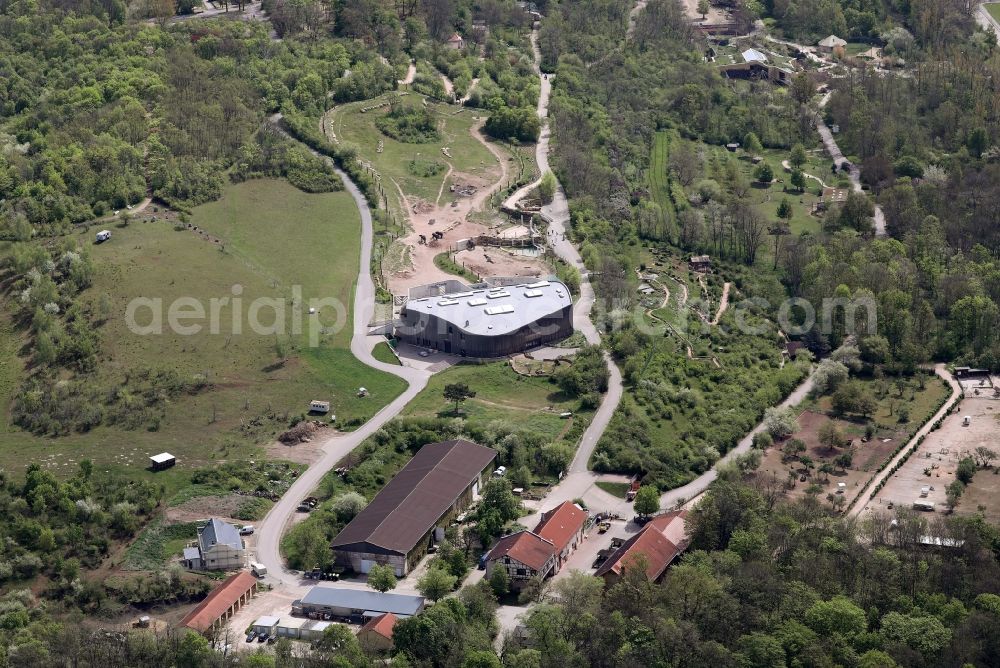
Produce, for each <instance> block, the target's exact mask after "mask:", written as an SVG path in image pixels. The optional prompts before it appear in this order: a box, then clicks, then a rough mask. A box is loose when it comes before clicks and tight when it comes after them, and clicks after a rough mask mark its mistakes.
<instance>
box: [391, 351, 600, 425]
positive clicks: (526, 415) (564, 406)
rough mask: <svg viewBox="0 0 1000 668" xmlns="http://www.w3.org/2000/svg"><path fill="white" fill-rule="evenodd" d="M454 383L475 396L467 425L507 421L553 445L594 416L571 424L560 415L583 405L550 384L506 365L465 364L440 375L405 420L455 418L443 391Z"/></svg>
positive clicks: (466, 408) (466, 410)
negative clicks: (421, 417)
mask: <svg viewBox="0 0 1000 668" xmlns="http://www.w3.org/2000/svg"><path fill="white" fill-rule="evenodd" d="M451 383H465V384H466V385H468V386H469V388H470V389H471V390H473V391H474V392H476V397H475V398H474V399H469V400H467V401H466V402H465V403H463V404H462V406H461V408H460V411H461V413H462V415H463V417H464V418H465V419H466V420H470V421H471V420H475V421H478V422H482V423H487V422H490V421H492V420H504V421H507V422H509V423H511V424H512V425H514V426H516V427H519V428H522V429H528V430H530V431H532V432H535V433H538V434H541V435H544V436H545V437H546V438H547V439H550V440H552V441H558V440H561V439H563V438H567V437H568V435H569V434H570V433H572V432H574V431H576V430H577V428H579V424H578V423H580V422H581V421H583V422H584V424H585V423H586V422H589V421H590V418H591V416H592V415H591V414H590V413H575V414H574V416H573V417H572V418H571V419H569V420H565V419H562V418H560V417H559V414H560V413H563V412H566V411H576V409H577V404H578V402H577V401H576V400H575V399H570V398H568V397H566V396H564V395H563V394H562V393H560V392H559V388H558V387H556V386H555V385H554V384H553V383H551V382H549V380H548V379H547V378H540V377H526V376H520V375H518V374H517V373H515V372H514V371H513V370H512V369H511V368H510V366H509V365H508V364H507V363H506V362H492V363H490V364H463V365H459V366H454V367H451V368H450V369H447V370H446V371H442V372H441V373H438V374H436V375H435V376H434V377H433V378H431V380H430V382H429V383H428V384H427V387H426V388H424V390H423V391H422V392H421V393H420V394H418V395H417V396H416V398H415V399H414V400H413V401H411V402H410V405H409V406H407V407H406V411H405V412H404V415H414V416H430V417H451V416H452V415H454V413H453V410H454V404H453V403H451V402H449V401H446V400H445V399H444V397H443V396H442V393H443V392H444V386H445V385H448V384H451Z"/></svg>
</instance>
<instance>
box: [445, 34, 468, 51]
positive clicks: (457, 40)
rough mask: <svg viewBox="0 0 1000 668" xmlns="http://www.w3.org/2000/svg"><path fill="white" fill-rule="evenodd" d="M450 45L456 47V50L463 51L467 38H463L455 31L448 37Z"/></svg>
mask: <svg viewBox="0 0 1000 668" xmlns="http://www.w3.org/2000/svg"><path fill="white" fill-rule="evenodd" d="M448 46H449V47H451V48H452V49H455V50H456V51H461V50H462V49H463V48H465V40H464V39H462V36H461V35H459V34H458V33H455V34H453V35H452V36H451V37H449V38H448Z"/></svg>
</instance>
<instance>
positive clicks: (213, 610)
mask: <svg viewBox="0 0 1000 668" xmlns="http://www.w3.org/2000/svg"><path fill="white" fill-rule="evenodd" d="M255 593H257V578H255V577H254V576H252V575H250V574H249V573H247V572H246V571H240V572H239V573H237V574H236V575H233V576H230V577H229V578H227V579H226V580H225V582H223V583H222V584H220V585H219V586H218V587H216V588H215V589H213V590H212V592H211V593H210V594H209V595H208V596H207V597H206V598H205V600H204V601H202V602H201V603H199V604H198V607H196V608H195V609H194V610H192V611H191V612H189V613H188V614H187V616H186V617H185V618H184V619H182V620H181V627H183V628H189V629H193V630H195V631H197V632H198V633H203V634H209V633H210V632H212V631H214V630H215V629H217V628H220V627H222V626H224V625H225V623H226V622H228V621H229V619H230V618H231V617H232V616H233V615H235V614H236V612H237V611H238V610H239V609H240V608H242V607H243V606H244V605H246V604H247V603H248V602H249V601H250V599H251V598H253V595H254V594H255Z"/></svg>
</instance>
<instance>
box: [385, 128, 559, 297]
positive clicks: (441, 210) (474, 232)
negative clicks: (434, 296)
mask: <svg viewBox="0 0 1000 668" xmlns="http://www.w3.org/2000/svg"><path fill="white" fill-rule="evenodd" d="M471 132H472V134H473V136H474V137H475V138H476V139H477V140H479V141H480V142H482V143H483V145H484V146H486V148H487V149H488V150H489V151H490V153H492V154H493V156H494V158H495V159H496V161H497V169H496V172H495V173H496V179H495V180H488V179H483V178H480V177H477V176H475V175H472V174H466V173H463V172H450V173H449V174H448V176H447V177H446V178H445V180H444V182H443V183H442V194H441V197H440V202H439V204H437V205H435V204H433V203H431V202H426V201H422V200H421V201H417V200H413V199H410V198H408V197H407V198H405V202H406V207H407V214H408V216H409V223H410V227H411V232H410V234H408V235H407V236H405V237H402V238H400V239H399V241H400V243H402V244H403V245H404V246H405V247H406V249H408V251H409V256H408V259H409V262H408V263H406V265H405V266H402V267H400V268H399V269H398V270H397V271H396V272H395V273H393V274H392V275H391V276H390V277H389V287H390V289H391V290H392V292H393V293H395V294H405V293H406V292H407V291H408V290H409V289H410V288H412V287H416V286H418V285H425V284H427V283H433V282H436V281H443V280H447V279H451V278H455V276H454V275H452V274H449V273H447V272H445V271H443V270H442V269H439V268H438V267H437V266H435V265H434V256H435V255H437V254H438V253H441V252H443V251H447V250H451V249H454V248H455V243H456V242H458V241H461V240H463V239H470V238H475V237H478V236H479V235H482V234H487V233H489V232H490V230H491V227H490V226H489V225H488V224H485V223H481V222H475V221H472V220H470V214H472V213H475V212H479V211H483V209H484V207H485V205H486V202H487V201H488V200H489V198H490V195H492V194H493V192H495V191H496V190H497V189H498V188H499V187H500V185H501V184H502V183H505V182H506V180H507V175H508V171H509V169H508V164H507V156H506V155H505V154H503V153H502V152H501V151H500V149H498V148H497V147H496V146H495V145H494V144H492V143H491V142H489V141H487V140H486V139H485V138H484V137H483V135H482V133H481V132H480V130H479V128H478V127H476V126H473V128H472V129H471ZM435 232H439V233H442V234H443V235H444V238H443V239H441V240H436V239H434V238H433V235H434V233H435ZM421 237H422V238H423V239H421ZM404 255H405V253H404ZM486 256H489V257H490V260H487V259H486ZM456 261H458V262H460V263H461V262H463V261H464V262H465V264H466V266H467V267H468V268H469V269H471V270H472V271H474V272H476V273H477V274H479V275H482V276H541V275H543V274H544V273H546V272H547V269H546V267H545V264H544V263H543V262H541V261H540V260H538V259H536V258H531V257H520V256H514V255H512V254H510V253H506V252H501V251H499V249H486V250H482V249H478V248H477V249H476V250H474V251H462V252H460V253H458V254H457V255H456Z"/></svg>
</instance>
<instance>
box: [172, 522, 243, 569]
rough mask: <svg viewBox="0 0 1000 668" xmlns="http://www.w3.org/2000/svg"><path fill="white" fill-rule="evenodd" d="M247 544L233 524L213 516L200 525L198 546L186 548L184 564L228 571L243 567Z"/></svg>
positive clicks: (198, 567)
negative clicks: (203, 524) (206, 522)
mask: <svg viewBox="0 0 1000 668" xmlns="http://www.w3.org/2000/svg"><path fill="white" fill-rule="evenodd" d="M245 561H246V545H244V543H243V538H241V537H240V532H239V530H238V529H237V528H236V527H234V526H233V525H232V524H229V523H227V522H223V521H222V520H219V519H215V518H212V519H211V520H209V521H208V524H206V525H205V526H203V527H198V546H197V547H189V548H185V550H184V565H185V566H186V567H187V568H190V569H192V570H198V571H202V570H204V571H228V570H233V569H236V568H243V565H244V562H245Z"/></svg>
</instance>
